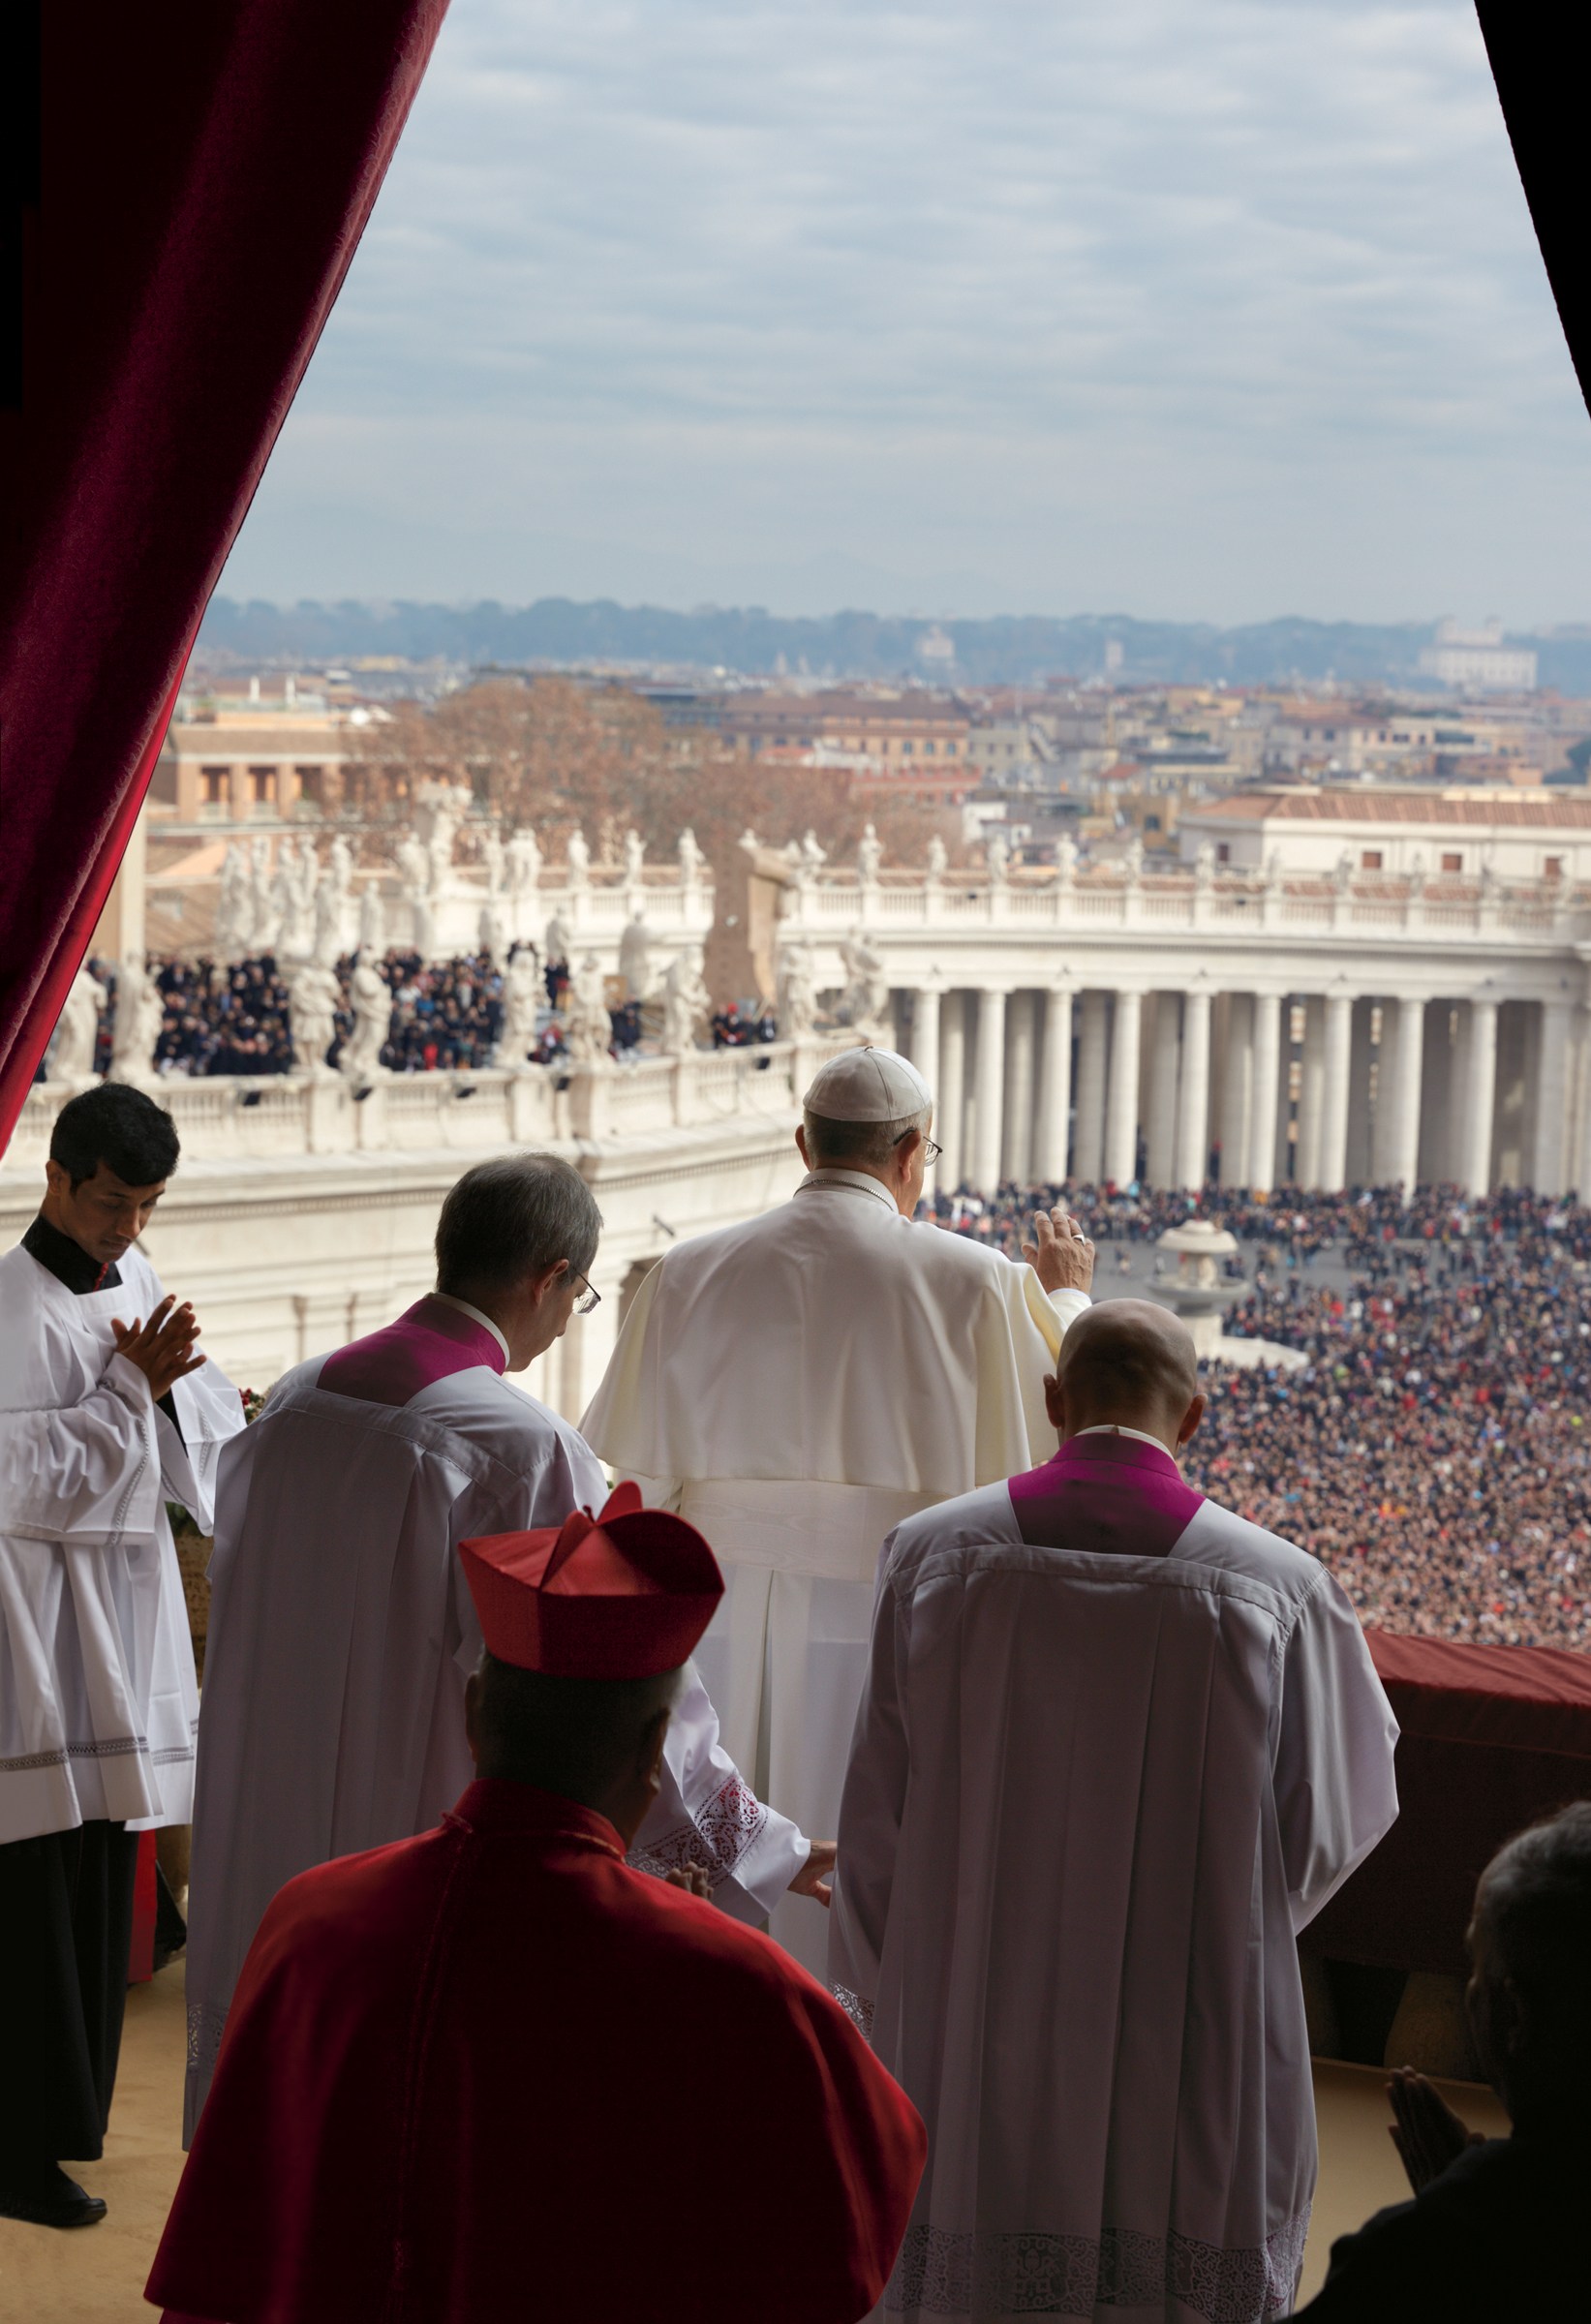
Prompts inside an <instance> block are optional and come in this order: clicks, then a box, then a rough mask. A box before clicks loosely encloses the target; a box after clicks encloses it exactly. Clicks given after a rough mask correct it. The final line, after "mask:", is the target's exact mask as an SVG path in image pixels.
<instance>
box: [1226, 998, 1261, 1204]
mask: <svg viewBox="0 0 1591 2324" xmlns="http://www.w3.org/2000/svg"><path fill="white" fill-rule="evenodd" d="M1226 1005H1227V1024H1226V1070H1225V1072H1224V1073H1223V1074H1222V1076H1221V1184H1222V1186H1223V1187H1233V1186H1246V1185H1247V1183H1248V1123H1249V1113H1250V1103H1251V1100H1252V1097H1253V1091H1254V1002H1253V996H1252V994H1247V993H1232V994H1228V995H1227V1004H1226Z"/></svg>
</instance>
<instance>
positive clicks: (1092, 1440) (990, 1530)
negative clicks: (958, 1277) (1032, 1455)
mask: <svg viewBox="0 0 1591 2324" xmlns="http://www.w3.org/2000/svg"><path fill="white" fill-rule="evenodd" d="M1197 1390H1198V1370H1197V1364H1196V1361H1195V1357H1194V1351H1193V1343H1192V1340H1191V1339H1190V1338H1189V1336H1188V1334H1187V1331H1186V1329H1185V1328H1184V1326H1183V1325H1181V1324H1180V1323H1179V1322H1178V1321H1177V1319H1176V1318H1174V1317H1172V1316H1170V1315H1168V1314H1167V1313H1166V1312H1165V1310H1164V1309H1162V1308H1159V1307H1155V1306H1151V1305H1149V1304H1147V1302H1145V1301H1140V1300H1116V1301H1112V1302H1109V1303H1107V1304H1105V1305H1102V1306H1100V1307H1096V1308H1095V1309H1094V1310H1093V1311H1092V1313H1091V1314H1089V1315H1088V1316H1086V1317H1085V1318H1084V1319H1083V1321H1082V1322H1081V1323H1080V1324H1079V1325H1078V1326H1077V1327H1076V1328H1075V1329H1074V1330H1073V1331H1072V1333H1071V1334H1070V1336H1069V1337H1068V1339H1067V1343H1066V1347H1065V1350H1064V1352H1063V1354H1062V1358H1061V1361H1060V1365H1059V1367H1058V1377H1057V1379H1056V1381H1054V1382H1052V1384H1051V1387H1050V1406H1051V1412H1052V1415H1053V1418H1054V1421H1055V1425H1056V1429H1057V1431H1058V1433H1059V1436H1060V1439H1061V1443H1060V1449H1059V1452H1057V1453H1056V1456H1055V1457H1054V1458H1053V1459H1051V1460H1049V1461H1046V1462H1045V1463H1044V1464H1043V1466H1042V1467H1039V1468H1036V1469H1033V1470H1031V1471H1029V1472H1028V1473H1027V1474H1025V1475H1022V1476H1016V1477H1013V1478H1012V1479H1011V1481H1010V1483H1001V1484H994V1485H989V1486H986V1487H985V1488H984V1489H983V1490H982V1491H979V1492H975V1493H968V1494H966V1495H964V1497H963V1498H962V1499H960V1500H957V1501H950V1502H946V1503H945V1504H944V1505H943V1507H941V1508H939V1509H935V1510H932V1511H930V1512H929V1513H927V1514H925V1515H922V1516H918V1517H913V1518H911V1519H909V1520H908V1521H907V1522H906V1523H905V1524H903V1525H902V1526H901V1527H900V1528H899V1529H898V1530H897V1532H896V1533H895V1535H894V1536H893V1538H892V1540H891V1541H890V1543H889V1544H888V1545H887V1547H886V1550H885V1554H884V1558H883V1561H882V1564H881V1567H880V1572H879V1582H878V1603H877V1610H876V1614H875V1617H874V1622H873V1633H872V1655H871V1660H870V1666H869V1673H868V1681H867V1687H866V1690H865V1693H864V1695H863V1698H862V1704H861V1708H860V1710H859V1712H858V1714H857V1720H856V1732H855V1739H854V1742H853V1745H852V1750H851V1759H850V1766H849V1770H848V1773H847V1775H846V1779H845V1794H844V1802H843V1805H842V1807H841V1817H840V1859H839V1865H838V1868H837V1871H836V1876H835V1885H834V1903H833V1909H832V1911H831V1914H830V1930H829V1938H830V1943H829V1976H830V1982H831V1984H832V1986H833V1989H834V1990H835V1992H836V1994H837V1995H838V1997H839V1998H840V1999H841V2001H842V2002H843V2003H845V2004H846V2005H847V2006H848V2007H849V2008H850V2009H851V2011H852V2014H853V2015H854V2016H855V2017H856V2018H857V2020H858V2022H859V2023H860V2024H861V2025H862V2027H863V2029H864V2031H866V2032H868V2033H870V2037H871V2039H872V2046H873V2049H874V2051H875V2052H876V2053H877V2055H878V2057H879V2059H880V2060H881V2062H882V2063H883V2064H885V2065H887V2066H888V2067H889V2069H890V2071H891V2073H892V2074H894V2076H895V2078H896V2080H897V2081H898V2082H899V2083H900V2084H901V2087H902V2088H903V2090H904V2091H905V2093H906V2095H907V2096H908V2097H910V2098H911V2099H912V2100H913V2101H914V2102H915V2104H916V2105H917V2107H918V2109H919V2111H920V2112H921V2114H922V2116H923V2119H924V2121H925V2122H926V2124H927V2125H928V2132H929V2159H928V2167H927V2169H926V2171H925V2172H924V2175H923V2180H922V2184H921V2186H920V2187H919V2189H918V2194H917V2201H916V2205H915V2207H914V2210H913V2213H912V2219H911V2224H910V2226H909V2227H908V2229H907V2231H906V2236H905V2241H904V2243H903V2246H902V2249H901V2255H900V2258H899V2260H898V2262H897V2264H896V2269H895V2273H894V2276H893V2278H892V2279H891V2282H890V2286H889V2289H888V2292H887V2293H886V2296H885V2302H884V2306H885V2309H886V2310H887V2311H888V2312H890V2313H891V2314H899V2315H903V2316H907V2317H934V2318H959V2319H970V2318H978V2319H984V2318H994V2317H1004V2316H1017V2315H1029V2314H1046V2315H1064V2316H1093V2317H1096V2318H1098V2319H1101V2324H1103V2320H1104V2319H1109V2320H1110V2324H1149V2320H1150V2319H1154V2320H1155V2324H1160V2320H1161V2319H1165V2320H1166V2324H1172V2320H1173V2319H1175V2320H1177V2324H1194V2320H1197V2324H1261V2320H1262V2319H1265V2318H1269V2317H1271V2316H1276V2315H1281V2314H1284V2313H1285V2312H1286V2311H1287V2310H1288V2309H1290V2308H1291V2307H1292V2305H1293V2298H1294V2294H1295V2291H1296V2289H1297V2283H1298V2274H1299V2266H1300V2260H1301V2258H1302V2253H1303V2241H1304V2234H1305V2231H1306V2229H1307V2226H1308V2222H1309V2206H1310V2200H1311V2196H1312V2194H1313V2190H1314V2183H1315V2116H1314V2099H1313V2093H1312V2090H1311V2085H1310V2073H1309V2044H1308V2038H1307V2035H1306V2033H1305V2029H1304V2012H1303V1995H1302V1990H1301V1986H1300V1976H1299V1963H1298V1953H1297V1949H1296V1946H1295V1942H1294V1939H1295V1936H1296V1934H1297V1932H1298V1931H1299V1930H1300V1929H1301V1928H1302V1927H1303V1926H1304V1924H1305V1923H1306V1922H1307V1921H1308V1920H1310V1919H1311V1918H1312V1917H1313V1915H1314V1914H1315V1913H1316V1912H1318V1911H1320V1909H1321V1907H1322V1906H1323V1905H1324V1904H1325V1903H1326V1901H1327V1899H1328V1898H1329V1897H1330V1896H1331V1894H1332V1893H1333V1891H1334V1890H1335V1889H1336V1888H1337V1887H1339V1886H1340V1884H1341V1883H1342V1881H1345V1880H1346V1879H1347V1878H1348V1876H1349V1874H1350V1873H1351V1872H1352V1871H1353V1870H1354V1868H1355V1867H1356V1865H1358V1864H1359V1863H1361V1862H1362V1859H1363V1858H1364V1857H1365V1856H1366V1855H1367V1854H1368V1853H1369V1851H1370V1850H1371V1849H1372V1848H1374V1846H1375V1844H1376V1842H1377V1841H1378V1840H1379V1839H1380V1838H1381V1836H1382V1834H1383V1833H1384V1832H1385V1831H1386V1830H1387V1828H1388V1827H1389V1825H1390V1824H1391V1823H1392V1820H1393V1819H1394V1817H1395V1816H1396V1814H1397V1798H1396V1793H1395V1790H1394V1788H1393V1781H1392V1749H1393V1745H1394V1743H1395V1741H1396V1736H1397V1729H1396V1727H1395V1724H1394V1722H1393V1719H1392V1710H1391V1707H1390V1705H1389V1703H1388V1701H1387V1697H1386V1696H1385V1694H1384V1693H1383V1691H1382V1687H1381V1682H1380V1680H1379V1679H1378V1678H1377V1676H1376V1673H1375V1668H1374V1666H1373V1665H1372V1663H1371V1661H1370V1656H1369V1652H1368V1649H1367V1648H1366V1646H1365V1644H1364V1639H1363V1636H1362V1633H1361V1630H1360V1627H1359V1623H1358V1620H1357V1619H1356V1617H1355V1614H1354V1611H1353V1608H1352V1606H1351V1605H1349V1603H1348V1601H1347V1599H1346V1598H1345V1596H1344V1595H1343V1593H1342V1591H1341V1590H1340V1589H1339V1588H1338V1586H1337V1584H1336V1582H1335V1581H1334V1580H1333V1579H1332V1577H1331V1574H1330V1573H1329V1572H1328V1571H1327V1569H1326V1568H1325V1567H1324V1566H1323V1565H1321V1564H1319V1563H1318V1562H1317V1560H1316V1559H1314V1558H1313V1557H1311V1556H1309V1555H1308V1554H1307V1553H1306V1552H1305V1551H1303V1550H1301V1549H1298V1548H1295V1547H1294V1546H1293V1545H1292V1544H1291V1543H1288V1542H1284V1541H1280V1540H1278V1539H1277V1537H1276V1536H1275V1535H1274V1534H1270V1533H1266V1532H1264V1531H1263V1530H1262V1529H1261V1528H1260V1527H1259V1526H1257V1525H1251V1524H1249V1523H1248V1522H1247V1521H1246V1519H1244V1518H1242V1517H1239V1516H1236V1515H1234V1514H1232V1512H1231V1511H1230V1510H1225V1509H1221V1508H1219V1507H1217V1505H1216V1504H1215V1503H1214V1502H1211V1501H1207V1500H1205V1499H1203V1498H1202V1497H1201V1495H1199V1494H1198V1493H1196V1492H1193V1491H1192V1490H1190V1488H1189V1487H1188V1486H1186V1485H1185V1484H1184V1483H1182V1480H1181V1477H1180V1475H1179V1473H1178V1466H1177V1462H1176V1459H1175V1457H1174V1453H1175V1452H1176V1450H1177V1449H1178V1447H1179V1446H1181V1445H1182V1444H1185V1443H1186V1442H1187V1440H1188V1438H1189V1437H1190V1436H1191V1435H1192V1434H1193V1431H1194V1430H1195V1428H1196V1427H1197V1426H1198V1424H1199V1421H1200V1418H1201V1415H1202V1413H1203V1409H1204V1398H1203V1397H1202V1396H1201V1395H1200V1394H1199V1393H1198V1392H1197Z"/></svg>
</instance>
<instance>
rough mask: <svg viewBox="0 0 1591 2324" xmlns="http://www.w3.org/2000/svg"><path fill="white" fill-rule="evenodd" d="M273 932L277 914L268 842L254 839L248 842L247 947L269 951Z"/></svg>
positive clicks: (257, 950)
mask: <svg viewBox="0 0 1591 2324" xmlns="http://www.w3.org/2000/svg"><path fill="white" fill-rule="evenodd" d="M275 934H276V915H275V913H274V911H273V910H272V907H271V843H270V841H269V840H267V839H263V838H260V839H257V840H253V841H250V844H249V933H248V936H247V939H246V947H245V948H246V949H247V950H248V951H249V952H256V953H258V952H269V951H271V950H272V949H273V939H274V937H275Z"/></svg>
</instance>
